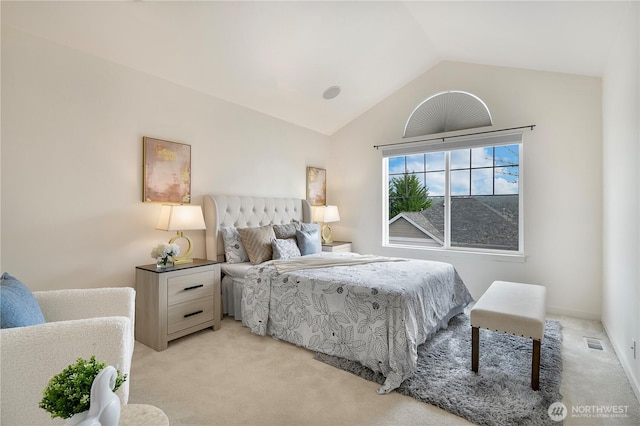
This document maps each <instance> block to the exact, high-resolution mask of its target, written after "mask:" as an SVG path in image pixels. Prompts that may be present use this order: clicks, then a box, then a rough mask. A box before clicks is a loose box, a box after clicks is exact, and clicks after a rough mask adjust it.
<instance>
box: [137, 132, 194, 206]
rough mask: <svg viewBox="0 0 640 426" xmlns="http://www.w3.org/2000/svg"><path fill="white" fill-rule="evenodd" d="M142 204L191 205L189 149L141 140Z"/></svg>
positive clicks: (155, 140)
mask: <svg viewBox="0 0 640 426" xmlns="http://www.w3.org/2000/svg"><path fill="white" fill-rule="evenodd" d="M142 145H143V176H144V178H143V180H144V182H143V190H142V201H144V202H150V203H172V204H188V203H191V145H187V144H184V143H179V142H171V141H166V140H162V139H156V138H150V137H147V136H145V137H143V138H142Z"/></svg>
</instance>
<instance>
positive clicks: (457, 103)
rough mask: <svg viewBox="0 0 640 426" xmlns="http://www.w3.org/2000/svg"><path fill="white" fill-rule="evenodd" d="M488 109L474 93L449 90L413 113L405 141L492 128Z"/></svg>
mask: <svg viewBox="0 0 640 426" xmlns="http://www.w3.org/2000/svg"><path fill="white" fill-rule="evenodd" d="M492 124H493V121H492V120H491V113H490V112H489V108H487V105H486V104H485V103H484V102H483V101H482V99H480V98H479V97H477V96H476V95H473V94H471V93H467V92H461V91H457V90H450V91H447V92H441V93H437V94H435V95H433V96H431V97H429V98H427V99H425V100H424V101H423V102H422V103H421V104H420V105H418V106H417V107H416V109H414V110H413V112H412V113H411V115H410V116H409V120H407V124H406V125H405V127H404V134H403V135H402V137H404V138H411V137H415V136H425V135H430V134H433V133H443V132H451V131H454V130H464V129H472V128H475V127H484V126H491V125H492Z"/></svg>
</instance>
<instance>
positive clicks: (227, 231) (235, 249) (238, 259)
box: [220, 226, 249, 263]
mask: <svg viewBox="0 0 640 426" xmlns="http://www.w3.org/2000/svg"><path fill="white" fill-rule="evenodd" d="M220 233H221V234H222V242H223V243H224V256H225V258H226V260H227V263H242V262H248V261H249V255H248V254H247V250H246V249H245V248H244V245H243V244H242V239H241V238H240V234H239V233H238V230H237V229H236V228H234V227H233V226H221V227H220Z"/></svg>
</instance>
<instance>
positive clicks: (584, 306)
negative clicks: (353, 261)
mask: <svg viewBox="0 0 640 426" xmlns="http://www.w3.org/2000/svg"><path fill="white" fill-rule="evenodd" d="M454 89H455V90H464V91H468V92H471V93H473V94H475V95H477V96H479V97H480V98H481V99H483V100H484V101H485V102H486V103H487V105H488V106H489V109H490V110H491V113H492V116H493V119H494V126H493V127H494V128H496V129H500V128H505V127H513V126H520V125H528V124H536V125H537V127H536V128H535V129H534V130H533V131H529V130H526V131H525V133H524V148H523V151H524V169H523V174H524V185H525V189H524V191H525V192H524V193H525V196H524V220H525V250H526V255H527V257H526V262H524V263H522V262H521V263H518V262H506V261H496V260H488V259H486V258H483V257H480V256H477V255H475V256H474V255H443V254H442V253H440V252H435V251H418V250H408V249H397V248H396V249H392V248H383V247H382V246H381V240H382V237H381V232H382V226H383V225H382V209H381V202H382V200H381V191H382V189H381V188H382V166H381V153H380V152H379V151H378V150H376V149H374V148H373V145H379V144H385V143H390V142H397V141H399V140H401V137H402V131H403V128H404V124H405V122H406V120H407V118H408V117H409V115H410V114H411V112H412V110H413V109H414V108H415V106H417V105H418V104H419V103H420V102H422V101H423V100H424V99H426V98H427V97H428V96H430V95H432V94H435V93H437V92H440V91H443V90H454ZM601 122H602V109H601V81H600V79H598V78H591V77H582V76H575V75H566V74H556V73H549V72H536V71H528V70H518V69H509V68H499V67H491V66H482V65H473V64H466V63H455V62H444V63H441V64H439V65H438V66H436V67H434V68H433V69H431V70H429V71H428V72H426V73H425V74H423V75H422V76H421V77H419V78H417V79H416V80H414V81H413V82H412V83H410V84H408V85H407V86H405V87H404V88H403V89H401V90H400V91H398V92H396V93H395V94H393V95H392V96H390V97H389V98H387V99H386V100H384V101H383V102H381V103H380V104H378V105H377V106H375V107H374V108H372V109H371V110H369V111H368V112H367V113H365V114H364V115H362V116H361V117H359V118H358V119H356V120H355V121H353V122H352V123H350V124H349V125H348V126H346V127H345V128H343V129H342V130H340V131H339V132H338V133H336V134H335V135H333V136H332V138H331V158H330V162H329V164H330V167H329V170H328V171H327V173H328V179H327V182H328V194H327V198H328V202H329V203H330V204H336V205H338V206H339V208H340V216H341V219H342V220H341V221H340V222H339V223H337V224H335V226H334V227H333V228H334V239H337V240H343V239H347V240H351V241H353V246H354V249H355V250H356V251H359V252H363V253H377V254H384V255H395V256H405V257H413V258H422V259H432V260H444V261H449V262H451V263H453V264H454V265H455V266H456V268H457V269H458V271H459V273H460V275H461V276H462V278H463V279H464V281H465V282H466V284H467V286H468V287H469V289H470V291H471V293H472V295H473V296H474V297H475V298H477V297H479V296H480V295H481V294H482V293H483V292H484V291H485V290H486V289H487V287H488V286H489V285H490V284H491V282H493V281H494V280H498V279H501V280H511V281H519V282H525V283H536V284H541V285H544V286H546V287H547V291H548V305H549V310H550V311H551V312H558V313H565V314H571V315H574V316H579V317H587V318H599V317H600V310H601V300H600V299H601V292H602V290H601V277H602V251H601V245H602V233H601V228H602V213H601V204H602V161H601V153H602V126H601Z"/></svg>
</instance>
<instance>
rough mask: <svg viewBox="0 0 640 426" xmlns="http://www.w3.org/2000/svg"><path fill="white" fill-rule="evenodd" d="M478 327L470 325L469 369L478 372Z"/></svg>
mask: <svg viewBox="0 0 640 426" xmlns="http://www.w3.org/2000/svg"><path fill="white" fill-rule="evenodd" d="M479 352H480V329H479V328H478V327H471V370H473V371H475V372H476V373H477V372H478V358H479V355H480V353H479Z"/></svg>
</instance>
